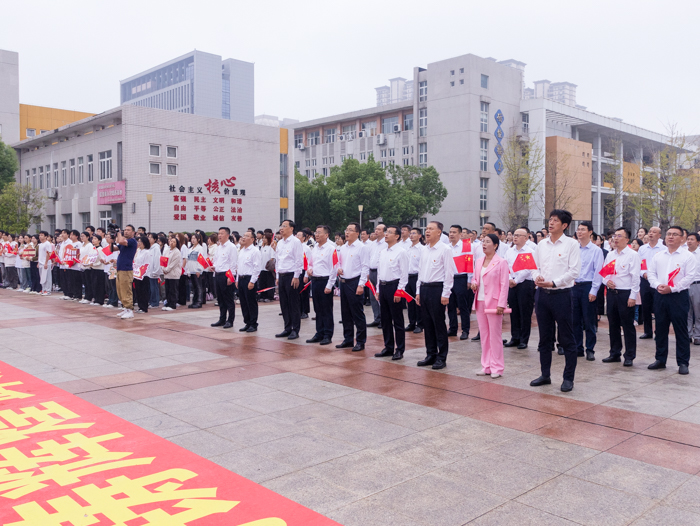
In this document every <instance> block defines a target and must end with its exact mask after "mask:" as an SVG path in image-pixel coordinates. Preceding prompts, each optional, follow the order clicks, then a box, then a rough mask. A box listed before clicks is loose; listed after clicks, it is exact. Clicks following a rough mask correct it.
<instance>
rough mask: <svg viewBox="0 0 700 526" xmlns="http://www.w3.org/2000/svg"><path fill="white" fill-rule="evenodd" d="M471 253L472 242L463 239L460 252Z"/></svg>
mask: <svg viewBox="0 0 700 526" xmlns="http://www.w3.org/2000/svg"><path fill="white" fill-rule="evenodd" d="M471 251H472V240H471V239H463V240H462V252H465V253H466V252H471Z"/></svg>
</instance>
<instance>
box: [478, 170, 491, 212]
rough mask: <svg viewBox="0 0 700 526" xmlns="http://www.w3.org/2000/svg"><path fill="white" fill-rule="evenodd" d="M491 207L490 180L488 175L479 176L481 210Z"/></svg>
mask: <svg viewBox="0 0 700 526" xmlns="http://www.w3.org/2000/svg"><path fill="white" fill-rule="evenodd" d="M488 209H489V180H488V179H487V178H486V177H481V178H479V210H488Z"/></svg>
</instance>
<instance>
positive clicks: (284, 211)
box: [280, 208, 288, 225]
mask: <svg viewBox="0 0 700 526" xmlns="http://www.w3.org/2000/svg"><path fill="white" fill-rule="evenodd" d="M287 219H288V218H287V209H286V208H280V225H281V224H282V221H286V220H287Z"/></svg>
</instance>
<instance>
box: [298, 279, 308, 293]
mask: <svg viewBox="0 0 700 526" xmlns="http://www.w3.org/2000/svg"><path fill="white" fill-rule="evenodd" d="M309 285H311V282H310V281H309V282H308V283H307V284H306V285H304V288H303V289H301V290H300V291H299V294H301V293H302V292H304V291H305V290H306V289H308V288H309Z"/></svg>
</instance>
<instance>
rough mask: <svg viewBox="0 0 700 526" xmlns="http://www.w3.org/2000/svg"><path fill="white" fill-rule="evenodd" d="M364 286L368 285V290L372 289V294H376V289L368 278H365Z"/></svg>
mask: <svg viewBox="0 0 700 526" xmlns="http://www.w3.org/2000/svg"><path fill="white" fill-rule="evenodd" d="M365 287H369V290H370V291H372V294H375V295H376V294H377V289H375V288H374V285H372V282H371V281H370V280H367V283H365Z"/></svg>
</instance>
